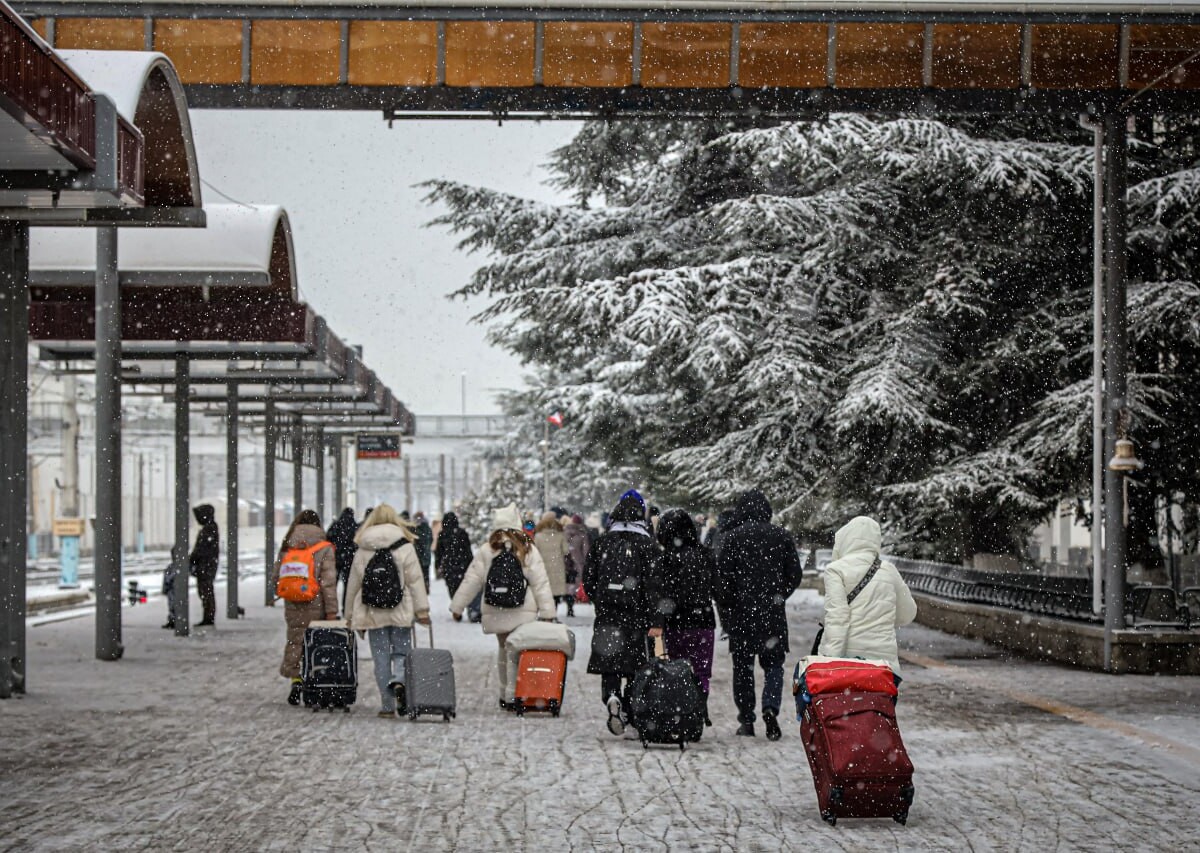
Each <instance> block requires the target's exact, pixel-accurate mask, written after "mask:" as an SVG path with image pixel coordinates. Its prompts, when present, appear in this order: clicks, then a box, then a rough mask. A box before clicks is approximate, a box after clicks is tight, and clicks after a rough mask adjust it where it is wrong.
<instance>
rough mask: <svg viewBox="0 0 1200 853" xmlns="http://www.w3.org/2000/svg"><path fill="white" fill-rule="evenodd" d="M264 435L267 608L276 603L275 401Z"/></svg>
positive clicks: (267, 413)
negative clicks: (273, 578) (272, 581)
mask: <svg viewBox="0 0 1200 853" xmlns="http://www.w3.org/2000/svg"><path fill="white" fill-rule="evenodd" d="M264 420H265V426H264V433H265V434H266V445H267V456H266V459H265V460H264V467H265V477H264V478H263V479H264V483H263V530H264V531H265V532H266V536H265V539H266V550H265V553H264V554H263V560H264V562H263V572H264V574H265V576H266V580H265V581H264V582H263V604H264V605H266V606H267V607H270V606H272V605H273V604H274V603H275V590H274V589H272V588H271V584H270V582H269V581H270V578H271V568H272V566H274V565H275V437H276V435H277V432H276V425H275V401H274V400H267V404H266V407H265V412H264Z"/></svg>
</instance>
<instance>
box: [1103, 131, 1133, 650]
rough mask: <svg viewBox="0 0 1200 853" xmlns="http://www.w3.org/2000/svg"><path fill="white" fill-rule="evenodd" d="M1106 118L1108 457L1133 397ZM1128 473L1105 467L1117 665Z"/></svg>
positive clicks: (1107, 632)
mask: <svg viewBox="0 0 1200 853" xmlns="http://www.w3.org/2000/svg"><path fill="white" fill-rule="evenodd" d="M1102 121H1103V124H1104V213H1105V216H1104V247H1105V251H1104V256H1105V260H1106V264H1105V271H1104V272H1105V277H1104V344H1105V345H1104V375H1105V387H1104V393H1105V407H1104V427H1105V429H1104V458H1105V459H1106V460H1108V459H1111V458H1112V457H1113V454H1114V453H1115V452H1116V443H1117V439H1118V438H1120V437H1121V435H1120V434H1119V432H1120V429H1121V427H1122V424H1121V420H1122V415H1123V413H1124V412H1125V410H1126V408H1127V405H1128V401H1127V400H1126V393H1127V371H1128V335H1127V333H1128V329H1127V328H1126V304H1125V233H1126V220H1125V187H1126V178H1127V175H1126V165H1127V155H1128V139H1127V137H1126V127H1125V122H1126V117H1125V116H1123V115H1106V116H1104V117H1103V119H1102ZM1124 477H1125V474H1124V473H1123V472H1121V471H1111V470H1108V469H1107V468H1105V471H1104V510H1105V511H1104V540H1105V553H1104V579H1105V583H1104V668H1105V670H1106V671H1109V672H1111V671H1112V668H1113V659H1112V640H1113V637H1112V635H1113V632H1114V631H1119V630H1121V629H1123V628H1124V627H1125V573H1126V564H1127V562H1128V554H1127V550H1126V530H1125V504H1124V500H1125V495H1124V485H1125V483H1124Z"/></svg>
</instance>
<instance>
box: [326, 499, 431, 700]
mask: <svg viewBox="0 0 1200 853" xmlns="http://www.w3.org/2000/svg"><path fill="white" fill-rule="evenodd" d="M415 538H416V537H415V534H414V532H413V529H412V527H411V526H410V525H409V524H407V523H406V522H405V521H404V520H403V519H402V518H400V516H399V515H398V514H397V513H396V510H395V509H393V508H392V507H390V506H388V505H387V504H380V505H379V506H377V507H375V508H374V509H373V510H371V514H370V515H369V516H367V519H366V521H364V522H363V525H362V527H361V528H359V530H358V533H356V534H355V536H354V542H355V544H357V545H358V551H357V552H356V553H355V555H354V562H353V563H351V565H350V578H349V580H348V581H347V582H346V613H347V624H348V625H349V627H350V628H353V629H354V630H356V631H358V632H359V636H362V632H363V631H365V632H366V634H367V640H368V642H369V644H370V646H371V659H372V661H373V662H374V667H375V683H376V684H377V685H378V687H379V705H380V708H379V716H381V717H397V716H403V715H404V714H405V713H406V712H407V710H408V706H407V703H406V701H405V690H404V659H405V658H406V657H407V656H408V653H409V651H410V650H411V649H412V626H413V622H419V623H420V624H422V625H428V624H429V599H428V597H427V596H426V594H425V573H424V572H423V571H422V569H421V561H420V559H419V557H418V555H417V551H416V547H415V545H414V542H415Z"/></svg>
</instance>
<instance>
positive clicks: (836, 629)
mask: <svg viewBox="0 0 1200 853" xmlns="http://www.w3.org/2000/svg"><path fill="white" fill-rule="evenodd" d="M882 544H883V534H882V532H881V531H880V529H879V523H878V522H877V521H875V520H874V519H872V518H867V517H866V516H862V515H860V516H858V517H857V518H854V519H851V520H850V522H849V523H848V524H847V525H846V526H845V527H843V528H842V529H841V530H839V531H838V532H837V535H836V536H835V537H834V540H833V562H831V563H830V564H829V565H828V566H826V568H825V633H824V635H823V636H822V637H821V648H820V654H822V655H827V656H829V657H835V658H864V659H866V660H885V661H887V662H888V663H889V664H890V665H891V667H892V672H893V673H895V674H896V675H899V674H900V654H899V649H898V648H897V645H896V629H897V628H899V627H900V626H901V625H907V624H909V623H910V622H912V621H913V620H914V619H916V618H917V603H916V602H915V601H913V597H912V593H910V592H909V591H908V585H907V584H906V583H904V578H902V577H900V572H898V571H897V570H896V567H895V566H893V565H892V564H891V563H889V562H887V561H882V562H881V563H880V564H879V570H878V571H877V572H876V573H875V576H874V577H873V578H871V580H870V582H869V583H868V584H867V585H866V586H865V587H864V588H863V590H862V592H860V593H859V594H858V597H857V598H855V599H854V601H853V602H852V603H849V604H847V602H846V598H847V596H848V594H849V593H850V591H851V590H853V589H854V588H855V587H856V586H857V585H858V584H859V582H860V581H861V580H862V579H863V578H864V577H866V575H867V572H869V571H870V570H871V566H872V565H873V564H874V562H875V559H876V558H877V557H879V552H880V548H881V547H882Z"/></svg>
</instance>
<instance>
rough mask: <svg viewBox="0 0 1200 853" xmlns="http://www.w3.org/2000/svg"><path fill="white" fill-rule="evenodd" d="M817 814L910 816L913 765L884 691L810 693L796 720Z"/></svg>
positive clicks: (832, 819) (831, 817)
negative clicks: (799, 716) (807, 765)
mask: <svg viewBox="0 0 1200 853" xmlns="http://www.w3.org/2000/svg"><path fill="white" fill-rule="evenodd" d="M800 736H801V738H802V739H803V741H804V749H805V752H807V753H808V763H809V766H810V767H811V768H812V775H813V785H814V786H815V787H816V789H817V803H818V805H819V806H820V809H821V817H822V819H824V820H825V822H826V823H828V824H829V825H830V826H833V825H835V824H836V823H837V819H838V818H839V817H890V818H893V819H894V820H895V821H896V822H897V823H905V822H906V821H907V820H908V810H909V807H910V806H912V802H913V784H912V777H913V766H912V762H911V761H910V760H909V758H908V752H907V751H906V750H905V749H904V741H903V740H902V739H901V738H900V728H899V726H897V725H896V706H895V703H894V702H893V701H892V698H891V697H890V696H887V695H886V694H883V693H858V692H855V693H830V694H824V695H818V696H814V697H813V699H812V702H811V703H810V704H809V706H808V708H807V709H806V710H805V712H804V718H803V719H802V720H801V723H800Z"/></svg>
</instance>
